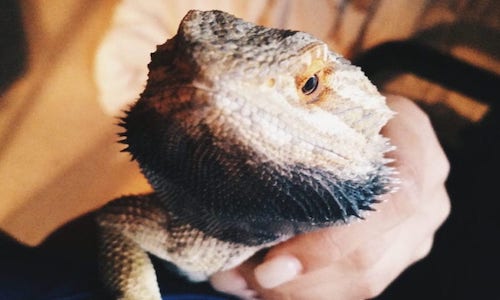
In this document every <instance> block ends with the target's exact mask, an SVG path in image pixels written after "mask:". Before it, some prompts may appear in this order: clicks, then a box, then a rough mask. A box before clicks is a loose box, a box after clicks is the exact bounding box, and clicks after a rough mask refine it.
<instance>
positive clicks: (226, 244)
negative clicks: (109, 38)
mask: <svg viewBox="0 0 500 300" xmlns="http://www.w3.org/2000/svg"><path fill="white" fill-rule="evenodd" d="M391 117H392V112H391V111H390V110H389V108H388V107H387V106H386V103H385V98H384V97H383V96H381V95H380V94H379V93H378V91H377V89H376V88H375V87H374V86H373V85H372V84H371V83H370V82H369V80H368V79H367V78H366V77H365V76H364V74H363V72H362V71H361V70H360V69H359V68H358V67H356V66H352V65H351V64H350V63H349V62H348V61H347V60H345V59H343V58H342V57H341V56H340V55H338V54H336V53H334V52H332V51H330V50H329V49H328V47H327V46H326V45H325V44H324V43H323V42H321V41H320V40H317V39H316V38H314V37H313V36H311V35H309V34H306V33H303V32H297V31H290V30H280V29H272V28H266V27H262V26H257V25H254V24H252V23H248V22H245V21H243V20H241V19H238V18H235V17H234V16H231V15H229V14H227V13H224V12H221V11H207V12H201V11H190V12H189V13H188V14H187V15H186V16H185V17H184V19H183V21H182V22H181V24H180V26H179V30H178V33H177V35H176V36H174V37H173V38H172V39H170V40H168V41H167V42H166V43H165V44H163V45H160V46H158V47H157V51H156V52H155V53H153V54H152V56H151V63H150V64H149V79H148V82H147V85H146V88H145V90H144V92H143V93H142V94H141V96H140V98H139V100H138V101H137V103H136V104H134V106H133V107H131V109H130V110H129V111H128V112H127V115H126V117H124V118H123V122H122V124H121V125H122V126H123V128H124V129H125V131H124V133H123V134H122V136H123V137H124V139H123V141H122V142H123V143H124V144H126V145H127V149H126V151H128V152H130V153H131V155H132V157H133V158H134V159H136V160H137V161H138V163H139V165H140V167H141V169H142V171H143V173H144V175H145V176H146V177H147V178H148V180H149V182H150V183H151V185H152V187H153V189H154V192H153V193H152V194H148V195H138V196H127V197H123V198H120V199H117V200H114V201H112V202H110V203H109V204H107V205H106V206H104V207H103V208H102V209H101V210H100V211H99V213H98V216H97V222H98V224H99V227H100V230H101V240H102V243H101V248H102V249H101V254H100V256H101V258H100V260H101V275H102V280H103V282H104V284H105V285H106V286H107V288H108V289H109V291H110V293H111V294H112V295H114V296H115V297H116V298H119V299H160V294H159V290H158V285H157V283H156V277H155V272H154V269H153V267H152V265H151V262H150V260H149V256H148V255H154V256H157V257H159V258H161V259H164V260H166V261H168V262H170V263H171V264H173V265H175V266H176V267H177V268H178V270H179V272H180V273H182V274H184V275H185V276H186V277H188V278H189V279H191V280H197V281H199V280H206V279H207V278H208V277H209V276H210V275H211V274H213V273H215V272H217V271H222V270H226V269H229V268H232V267H234V266H236V265H238V264H240V263H241V262H243V261H244V260H246V259H247V258H248V257H250V256H251V255H253V254H254V253H255V252H257V251H258V250H260V249H263V248H266V247H270V246H272V245H274V244H276V243H279V242H282V241H284V240H286V239H289V238H290V237H292V236H294V235H296V234H300V233H304V232H308V231H311V230H315V229H318V228H322V227H326V226H332V225H338V224H346V223H348V222H349V221H351V220H353V219H357V218H362V217H363V213H364V212H365V211H368V210H372V209H373V208H372V206H373V204H374V203H376V202H377V201H378V199H379V198H380V196H381V195H383V194H385V193H387V192H389V191H390V190H391V188H392V186H393V185H392V183H393V179H392V175H393V170H392V169H391V168H390V167H388V166H387V163H388V162H389V160H388V159H386V158H384V153H386V152H387V151H390V150H391V149H392V147H391V145H390V143H389V141H388V140H387V139H386V138H384V137H383V136H381V135H380V134H379V132H380V129H381V127H382V126H383V125H384V124H385V123H386V122H387V121H388V120H389V119H390V118H391Z"/></svg>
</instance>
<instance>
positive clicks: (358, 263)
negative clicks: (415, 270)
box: [263, 195, 447, 299]
mask: <svg viewBox="0 0 500 300" xmlns="http://www.w3.org/2000/svg"><path fill="white" fill-rule="evenodd" d="M445 198H447V197H445ZM445 201H447V199H444V200H443V199H442V195H437V196H436V198H434V199H432V200H431V201H430V203H436V205H433V208H434V209H436V208H437V207H439V206H441V204H439V203H440V202H445ZM441 223H442V217H441V216H438V217H435V218H430V217H429V215H426V214H424V213H419V214H417V215H415V216H412V217H411V218H409V219H408V220H406V221H405V222H403V223H402V224H401V225H400V226H398V227H396V228H393V229H392V230H390V231H388V232H386V233H385V234H383V235H381V236H379V237H374V239H373V240H371V241H370V242H368V243H366V244H363V245H362V246H361V247H360V248H359V249H356V250H355V251H353V252H352V253H350V254H349V255H348V256H347V257H345V258H344V259H341V260H339V261H337V262H335V263H334V264H332V265H330V266H328V267H325V268H321V269H317V270H315V271H313V272H310V273H307V274H303V275H301V276H299V277H297V279H296V280H295V281H293V282H290V283H286V284H283V285H281V286H279V287H277V288H275V289H274V290H272V291H264V292H263V295H265V296H266V297H270V298H269V299H332V297H334V296H335V298H338V299H366V298H372V297H375V296H377V295H378V294H380V293H381V292H382V291H383V290H384V289H385V288H386V287H387V286H388V285H389V284H390V283H391V282H392V281H393V280H394V279H395V278H396V277H397V276H398V275H399V274H400V273H401V272H402V271H403V270H404V269H406V268H407V267H408V266H409V265H411V264H412V263H414V262H415V261H416V260H419V259H421V258H423V257H424V256H425V255H427V254H428V253H429V251H430V248H431V246H432V237H433V235H434V232H435V230H436V229H437V228H438V227H439V225H440V224H441ZM408 232H411V234H408ZM266 299H267V298H266Z"/></svg>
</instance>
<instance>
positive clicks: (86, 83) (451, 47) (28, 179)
mask: <svg viewBox="0 0 500 300" xmlns="http://www.w3.org/2000/svg"><path fill="white" fill-rule="evenodd" d="M167 2H168V1H167ZM21 3H22V9H23V19H24V24H25V25H24V26H25V30H26V34H27V41H28V44H29V65H28V69H27V71H26V73H25V74H24V75H23V76H22V77H21V78H20V79H19V80H18V81H16V82H15V83H14V84H13V85H12V86H11V87H10V88H9V89H8V90H7V92H6V93H5V94H3V95H1V98H0V141H1V143H0V228H1V229H2V230H3V231H5V232H7V233H9V234H10V235H12V236H14V237H15V238H17V239H18V240H20V241H23V242H25V243H27V244H30V245H35V244H38V243H40V242H41V241H42V240H43V239H44V238H45V237H46V236H47V234H49V233H50V232H52V231H53V230H54V229H56V228H57V227H58V226H61V225H62V224H64V223H65V222H67V221H69V220H71V219H72V218H74V217H76V216H79V215H81V214H83V213H85V212H87V211H89V210H92V209H94V208H96V207H98V206H100V205H102V204H104V203H106V202H107V201H109V200H110V199H112V198H113V197H117V196H119V195H121V194H124V193H135V192H140V191H146V190H148V189H149V187H148V186H147V184H146V182H145V180H144V179H143V178H142V176H141V175H140V173H139V171H138V168H137V166H136V164H135V163H134V162H130V161H129V157H128V155H126V154H122V153H119V150H120V146H119V145H117V144H116V143H115V141H116V137H115V134H116V132H117V131H118V128H117V127H116V126H115V125H114V123H115V120H114V118H113V117H111V116H108V115H106V114H105V113H104V112H103V110H102V108H101V106H100V105H99V103H98V99H97V90H96V85H95V79H94V77H93V67H94V55H95V51H96V48H97V46H98V45H99V42H100V41H101V39H102V37H103V36H104V34H105V32H106V30H107V29H108V28H109V26H110V24H111V17H112V15H113V9H114V7H115V5H116V2H115V1H113V0H106V1H84V0H71V1H69V0H68V1H57V0H51V1H43V2H40V1H36V0H26V1H22V2H21ZM179 3H180V2H171V7H172V10H170V11H168V12H165V16H166V18H167V17H170V18H171V19H169V20H170V24H175V25H172V26H176V24H177V22H178V19H180V17H181V16H182V15H183V14H184V12H185V10H187V9H188V8H191V7H198V6H200V5H201V6H204V8H206V7H207V6H211V5H212V4H213V6H217V7H218V8H224V6H231V7H232V9H235V10H238V9H240V10H241V9H242V8H241V7H245V5H246V4H245V2H236V4H234V2H231V4H229V2H227V1H201V2H200V1H192V2H189V1H184V2H182V4H179ZM252 3H255V4H253V6H255V7H254V8H253V9H255V10H256V11H253V10H251V9H250V8H245V9H247V11H242V12H241V14H239V15H240V16H242V17H245V15H248V16H250V15H251V18H250V19H253V20H254V21H256V22H259V23H262V24H266V25H273V26H278V27H287V28H292V29H299V30H305V31H308V32H311V33H313V34H315V35H317V36H318V37H320V38H323V39H325V40H327V41H328V42H329V43H330V44H331V45H332V47H334V48H335V49H336V50H338V51H339V52H341V53H343V54H344V55H346V56H347V57H351V56H353V55H355V54H357V53H359V52H361V51H363V50H366V49H368V48H370V47H372V46H374V45H376V44H378V43H381V42H384V41H387V40H394V39H406V38H410V37H417V38H419V39H421V40H423V41H424V42H426V43H428V44H431V45H433V46H435V47H437V48H439V49H442V50H444V51H447V52H450V53H452V54H453V55H456V56H457V57H460V58H462V59H465V60H467V61H470V62H472V63H473V64H476V65H478V66H481V67H483V68H486V69H489V70H492V71H494V72H497V73H500V60H499V57H498V55H499V53H500V45H499V43H500V41H499V40H494V39H493V40H488V36H484V37H482V38H481V41H478V38H477V36H474V32H477V29H478V28H483V27H487V28H492V29H494V30H496V32H497V33H498V29H499V28H500V25H499V22H500V7H499V4H498V1H495V0H494V1H489V0H477V1H451V0H450V1H427V0H402V1H391V0H373V1H369V0H359V1H255V2H253V1H252ZM190 4H192V5H190ZM174 8H175V9H174ZM234 13H237V12H234ZM496 36H498V34H497V35H496ZM387 88H388V90H389V91H392V92H396V93H403V94H406V95H408V96H411V97H414V98H418V99H426V101H428V102H429V103H435V102H442V103H445V104H446V106H447V107H449V108H450V109H452V110H454V111H456V112H458V113H459V114H460V115H462V116H463V117H465V118H467V119H468V120H472V121H477V120H479V119H480V118H481V117H482V115H483V114H484V113H485V112H486V111H487V109H488V107H487V106H485V105H484V104H481V103H478V102H477V101H475V100H474V99H469V98H466V97H464V96H462V95H459V94H456V93H450V92H449V91H446V90H444V89H443V88H441V87H437V86H433V85H432V84H431V83H428V82H425V81H423V80H421V79H419V78H415V77H413V76H410V75H408V76H402V77H400V78H398V79H396V80H395V81H393V82H391V83H390V84H389V85H388V87H387Z"/></svg>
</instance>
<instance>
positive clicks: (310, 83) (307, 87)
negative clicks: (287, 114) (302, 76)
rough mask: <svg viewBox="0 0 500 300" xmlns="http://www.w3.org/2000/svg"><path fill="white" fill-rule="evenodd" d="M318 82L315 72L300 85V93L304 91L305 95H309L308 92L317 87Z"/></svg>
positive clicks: (312, 91)
mask: <svg viewBox="0 0 500 300" xmlns="http://www.w3.org/2000/svg"><path fill="white" fill-rule="evenodd" d="M318 83H319V80H318V76H317V75H316V74H314V75H313V76H311V77H309V79H307V81H306V83H305V84H304V85H303V86H302V93H304V94H305V95H310V94H312V93H314V91H315V90H316V88H317V87H318Z"/></svg>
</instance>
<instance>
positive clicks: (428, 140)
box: [211, 95, 450, 299]
mask: <svg viewBox="0 0 500 300" xmlns="http://www.w3.org/2000/svg"><path fill="white" fill-rule="evenodd" d="M387 103H388V105H389V106H390V107H391V109H392V110H394V111H395V112H396V115H395V117H394V118H393V119H392V120H390V121H389V123H388V124H387V125H386V126H385V127H384V128H383V130H382V133H383V134H384V135H385V136H387V137H389V138H390V139H391V142H392V143H393V144H394V145H395V146H396V150H394V151H391V152H389V153H387V156H388V157H391V158H393V159H394V162H393V163H392V165H393V166H394V168H395V169H396V170H397V175H396V176H397V178H398V179H399V181H400V183H399V184H398V189H397V190H396V191H395V192H394V193H390V194H387V195H385V196H384V197H383V198H382V200H383V202H382V203H380V204H377V205H376V206H375V207H374V208H375V209H376V211H375V212H373V213H371V214H369V215H367V216H366V219H365V220H361V221H359V222H355V223H353V224H350V225H347V226H338V227H331V228H326V229H322V230H319V231H315V232H311V233H307V234H303V235H299V236H296V237H294V238H292V239H290V240H289V241H286V242H284V243H282V244H279V245H277V246H275V247H273V248H272V249H270V250H269V252H267V253H266V254H265V256H264V257H263V258H262V257H261V258H258V257H254V258H252V259H250V260H249V261H247V262H245V263H244V264H243V265H241V266H239V267H238V268H236V269H233V270H229V271H225V272H220V273H217V274H215V275H213V276H212V278H211V283H212V285H213V286H214V287H215V288H216V289H218V290H220V291H223V292H226V293H230V294H234V295H237V296H240V297H242V298H247V299H251V298H256V297H258V298H262V299H367V298H373V297H375V296H377V295H379V294H380V293H381V292H382V291H383V290H384V289H385V288H386V287H387V286H388V285H389V284H390V283H391V282H392V281H393V280H394V279H395V278H396V277H397V276H399V274H401V273H402V272H403V271H404V270H405V269H406V268H408V267H409V266H410V265H412V264H413V263H415V262H416V261H418V260H421V259H422V258H424V257H425V256H426V255H427V254H428V253H429V252H430V250H431V248H432V244H433V239H434V234H435V232H436V230H437V229H438V228H439V227H440V225H441V224H442V223H443V222H444V220H445V219H446V218H447V216H448V215H449V212H450V201H449V197H448V193H447V191H446V188H445V181H446V178H447V176H448V173H449V168H450V167H449V162H448V160H447V158H446V155H445V154H444V151H443V149H442V148H441V146H440V144H439V142H438V140H437V137H436V134H435V132H434V130H433V128H432V125H431V124H430V121H429V118H428V117H427V115H426V114H425V113H424V112H423V111H422V110H420V109H419V108H418V107H417V106H416V105H415V104H414V103H413V102H412V101H410V100H408V99H406V98H403V97H399V96H394V95H389V96H387Z"/></svg>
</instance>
